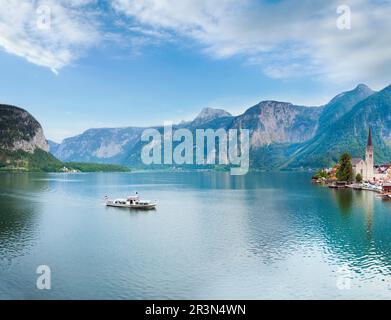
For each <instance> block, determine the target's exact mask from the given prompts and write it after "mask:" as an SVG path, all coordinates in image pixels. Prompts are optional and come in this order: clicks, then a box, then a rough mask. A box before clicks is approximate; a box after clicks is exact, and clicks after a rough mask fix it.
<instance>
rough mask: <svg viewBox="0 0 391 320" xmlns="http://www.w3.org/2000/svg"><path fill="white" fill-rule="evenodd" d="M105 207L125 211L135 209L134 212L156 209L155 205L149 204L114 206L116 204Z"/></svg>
mask: <svg viewBox="0 0 391 320" xmlns="http://www.w3.org/2000/svg"><path fill="white" fill-rule="evenodd" d="M106 206H108V207H113V208H125V209H135V210H153V209H156V203H151V204H145V205H144V204H143V205H141V204H116V203H109V202H108V203H106Z"/></svg>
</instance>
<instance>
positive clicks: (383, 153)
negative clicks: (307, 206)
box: [289, 86, 391, 167]
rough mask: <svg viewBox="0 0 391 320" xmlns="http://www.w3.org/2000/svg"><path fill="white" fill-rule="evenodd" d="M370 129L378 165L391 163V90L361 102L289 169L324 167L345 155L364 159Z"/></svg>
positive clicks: (304, 148) (301, 152)
mask: <svg viewBox="0 0 391 320" xmlns="http://www.w3.org/2000/svg"><path fill="white" fill-rule="evenodd" d="M369 128H371V129H372V139H373V141H374V142H373V144H374V150H375V162H376V163H383V162H390V161H391V86H389V87H387V88H385V89H383V90H382V91H379V92H377V93H374V94H372V95H370V96H369V97H367V98H366V99H364V100H362V101H360V102H359V103H357V104H356V105H355V106H354V107H353V108H352V109H351V110H350V111H349V112H347V113H346V114H345V115H343V116H342V117H341V118H340V119H339V120H338V121H336V122H335V123H334V124H333V125H332V126H331V127H329V128H328V129H327V130H326V131H324V132H322V133H321V134H319V135H317V136H316V137H315V138H314V139H311V140H310V141H308V142H306V143H305V144H303V145H302V146H300V150H299V151H298V152H297V154H296V155H295V156H294V157H293V159H291V160H290V164H289V166H290V167H298V166H310V167H319V166H325V165H328V164H330V163H332V162H336V161H337V160H338V158H339V156H340V155H341V154H342V153H343V152H345V151H348V152H349V153H350V154H351V155H352V156H353V157H363V156H364V152H365V145H366V139H367V136H368V131H369Z"/></svg>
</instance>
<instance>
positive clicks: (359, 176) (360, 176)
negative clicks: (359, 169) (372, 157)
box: [356, 173, 362, 183]
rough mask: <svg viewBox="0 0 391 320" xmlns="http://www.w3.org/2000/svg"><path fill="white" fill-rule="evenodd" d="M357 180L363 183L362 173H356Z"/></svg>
mask: <svg viewBox="0 0 391 320" xmlns="http://www.w3.org/2000/svg"><path fill="white" fill-rule="evenodd" d="M356 182H358V183H361V182H362V175H361V174H359V173H357V175H356Z"/></svg>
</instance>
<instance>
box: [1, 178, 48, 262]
mask: <svg viewBox="0 0 391 320" xmlns="http://www.w3.org/2000/svg"><path fill="white" fill-rule="evenodd" d="M46 188H47V183H46V182H43V181H41V182H37V181H32V180H31V177H30V176H29V175H28V174H11V173H4V174H0V259H5V260H6V261H7V262H6V264H9V263H10V262H11V261H12V259H14V258H15V257H18V256H22V255H24V254H26V253H27V252H28V251H29V249H30V248H31V246H33V245H34V241H35V240H36V239H37V235H38V231H37V229H38V228H39V221H38V215H39V208H40V205H39V202H37V197H38V196H37V193H38V194H39V193H40V192H41V191H42V190H46ZM0 266H3V264H0Z"/></svg>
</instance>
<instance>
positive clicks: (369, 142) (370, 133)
mask: <svg viewBox="0 0 391 320" xmlns="http://www.w3.org/2000/svg"><path fill="white" fill-rule="evenodd" d="M367 147H372V130H371V128H369V133H368V143H367Z"/></svg>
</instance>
